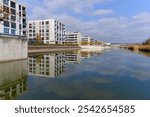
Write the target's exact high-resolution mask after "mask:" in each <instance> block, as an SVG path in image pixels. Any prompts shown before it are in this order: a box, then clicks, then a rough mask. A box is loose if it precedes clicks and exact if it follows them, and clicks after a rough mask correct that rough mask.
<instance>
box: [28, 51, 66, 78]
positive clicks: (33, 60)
mask: <svg viewBox="0 0 150 117" xmlns="http://www.w3.org/2000/svg"><path fill="white" fill-rule="evenodd" d="M28 65H29V67H28V68H29V74H30V75H37V76H45V77H52V78H54V77H55V76H58V75H59V74H61V73H63V72H64V71H65V54H64V53H54V54H47V55H41V56H30V57H29V59H28Z"/></svg>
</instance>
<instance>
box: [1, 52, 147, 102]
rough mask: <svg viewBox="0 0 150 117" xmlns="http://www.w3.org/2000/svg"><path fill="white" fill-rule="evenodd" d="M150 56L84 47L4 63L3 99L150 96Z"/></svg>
mask: <svg viewBox="0 0 150 117" xmlns="http://www.w3.org/2000/svg"><path fill="white" fill-rule="evenodd" d="M149 55H150V54H149V53H134V52H130V51H127V50H121V49H112V50H104V51H88V50H80V51H71V52H56V53H49V54H45V55H30V56H29V59H28V62H27V60H24V61H15V62H9V63H1V64H0V99H17V100H46V99H47V100H54V99H55V100H56V99H58V100H64V99H69V100H71V99H75V100H77V99H88V100H93V99H94V100H95V99H96V100H107V99H108V100H110V99H111V100H122V99H125V100H128V99H130V100H136V99H150V91H149V89H150V56H149ZM27 63H28V64H27Z"/></svg>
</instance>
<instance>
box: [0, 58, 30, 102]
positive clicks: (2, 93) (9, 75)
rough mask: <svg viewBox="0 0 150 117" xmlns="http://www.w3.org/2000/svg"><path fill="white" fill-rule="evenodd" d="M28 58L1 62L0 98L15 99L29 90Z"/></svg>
mask: <svg viewBox="0 0 150 117" xmlns="http://www.w3.org/2000/svg"><path fill="white" fill-rule="evenodd" d="M27 68H28V66H27V59H26V60H20V61H12V62H4V63H0V100H3V99H7V100H8V99H15V98H16V97H17V96H19V95H21V94H22V93H24V92H25V91H26V90H27V77H28V69H27Z"/></svg>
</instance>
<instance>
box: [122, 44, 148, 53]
mask: <svg viewBox="0 0 150 117" xmlns="http://www.w3.org/2000/svg"><path fill="white" fill-rule="evenodd" d="M121 48H125V49H129V50H134V51H145V52H150V45H142V44H141V45H125V46H121Z"/></svg>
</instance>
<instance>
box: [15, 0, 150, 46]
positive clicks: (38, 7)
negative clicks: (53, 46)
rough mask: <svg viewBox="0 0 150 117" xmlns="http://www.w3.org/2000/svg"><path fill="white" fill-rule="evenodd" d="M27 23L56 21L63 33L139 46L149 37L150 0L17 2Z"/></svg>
mask: <svg viewBox="0 0 150 117" xmlns="http://www.w3.org/2000/svg"><path fill="white" fill-rule="evenodd" d="M18 2H19V3H23V4H24V5H25V6H26V7H27V15H28V21H30V20H41V19H57V20H58V21H60V22H62V23H64V24H65V25H66V31H73V32H81V33H82V35H83V36H90V37H93V38H94V39H96V40H101V41H105V42H111V43H137V42H138V43H139V42H144V41H145V40H146V39H147V38H149V37H150V7H149V5H150V0H18Z"/></svg>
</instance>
